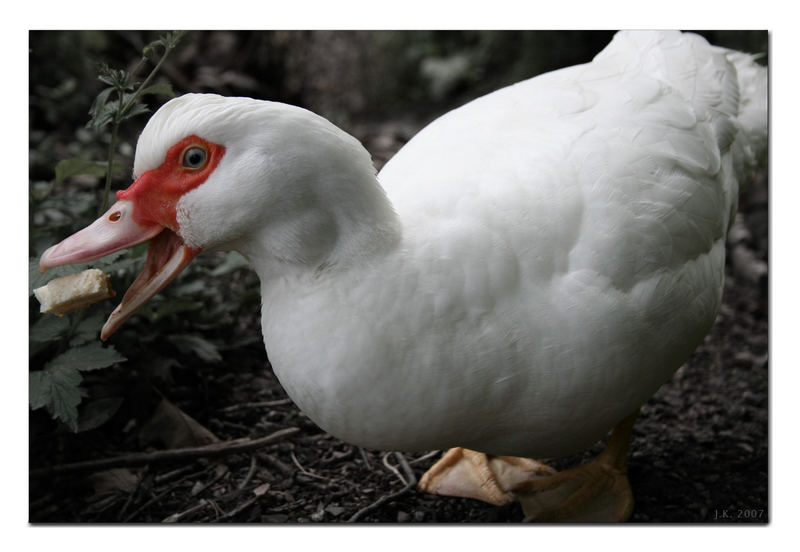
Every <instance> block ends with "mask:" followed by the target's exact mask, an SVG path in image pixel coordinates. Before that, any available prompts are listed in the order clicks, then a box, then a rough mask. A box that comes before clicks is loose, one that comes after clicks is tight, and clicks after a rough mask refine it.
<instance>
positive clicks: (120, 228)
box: [39, 199, 200, 340]
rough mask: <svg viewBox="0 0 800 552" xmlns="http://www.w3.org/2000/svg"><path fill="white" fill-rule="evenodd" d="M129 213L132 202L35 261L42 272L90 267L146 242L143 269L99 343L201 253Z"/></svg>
mask: <svg viewBox="0 0 800 552" xmlns="http://www.w3.org/2000/svg"><path fill="white" fill-rule="evenodd" d="M133 208H134V204H133V202H132V201H130V200H126V199H123V200H120V201H117V202H116V203H115V204H114V205H112V206H111V208H110V209H109V210H108V211H106V213H105V214H104V215H103V216H101V217H100V218H98V219H97V220H96V221H94V222H93V223H92V224H90V225H89V226H87V227H86V228H84V229H83V230H80V231H79V232H76V233H75V234H73V235H71V236H70V237H68V238H66V239H65V240H64V241H62V242H61V243H59V244H57V245H54V246H52V247H50V248H49V249H48V250H47V251H45V252H44V253H43V254H42V258H41V259H40V261H39V268H40V270H41V271H42V272H44V271H45V270H47V269H48V268H52V267H55V266H61V265H68V264H75V263H82V262H87V261H93V260H95V259H99V258H100V257H103V256H105V255H108V254H110V253H114V252H115V251H119V250H121V249H127V248H128V247H131V246H134V245H136V244H138V243H142V242H144V241H147V240H150V244H149V247H148V249H147V260H146V261H145V266H144V269H143V270H142V272H141V273H140V274H139V276H137V277H136V280H134V282H133V283H132V284H131V287H130V288H128V291H126V292H125V296H124V297H123V298H122V302H121V303H120V304H119V305H118V306H117V308H116V309H114V312H112V313H111V316H109V318H108V320H107V321H106V323H105V325H104V326H103V329H102V331H101V332H100V339H103V340H105V339H107V338H108V337H109V336H111V334H113V333H114V332H115V331H117V329H119V327H120V326H121V325H122V323H123V322H125V320H127V319H128V318H129V317H130V316H131V315H132V314H133V313H134V312H135V311H136V310H137V309H138V308H139V307H141V306H142V305H143V304H144V303H146V302H147V300H148V299H150V298H151V297H152V296H153V295H155V294H156V293H158V292H159V291H161V290H162V289H163V288H164V286H166V285H167V284H168V283H169V282H170V281H171V280H172V279H173V278H175V276H177V275H178V273H179V272H180V271H181V270H183V269H184V268H185V267H186V266H187V265H188V264H189V263H190V262H191V261H192V259H194V258H195V257H196V256H197V255H198V253H200V251H199V250H197V249H193V248H191V247H188V246H187V245H185V244H184V243H183V241H182V240H181V239H180V237H178V235H177V234H176V233H175V232H173V231H172V230H170V229H169V228H166V227H164V226H161V225H160V224H157V223H152V224H142V223H139V222H137V221H135V220H134V217H133Z"/></svg>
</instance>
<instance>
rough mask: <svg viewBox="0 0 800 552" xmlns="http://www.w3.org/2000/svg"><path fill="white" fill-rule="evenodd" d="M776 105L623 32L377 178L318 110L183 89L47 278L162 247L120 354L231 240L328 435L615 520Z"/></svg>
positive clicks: (660, 38)
mask: <svg viewBox="0 0 800 552" xmlns="http://www.w3.org/2000/svg"><path fill="white" fill-rule="evenodd" d="M766 102H767V94H766V72H765V69H764V68H761V67H759V66H757V65H756V64H755V63H754V62H753V61H752V58H751V57H750V56H747V55H744V54H741V53H737V52H732V51H729V50H724V49H721V48H716V47H713V46H710V45H709V44H708V43H707V42H706V41H705V40H704V39H702V38H700V37H698V36H695V35H692V34H681V33H678V32H621V33H619V34H617V35H616V37H615V38H614V40H613V41H612V43H611V44H610V45H609V46H608V47H607V48H606V49H605V50H604V51H603V52H601V53H600V54H599V55H598V56H597V57H596V58H595V59H594V61H592V62H591V63H589V64H586V65H580V66H575V67H570V68H567V69H563V70H560V71H556V72H553V73H549V74H545V75H541V76H539V77H536V78H534V79H531V80H527V81H524V82H520V83H518V84H515V85H513V86H510V87H508V88H504V89H502V90H499V91H497V92H494V93H492V94H489V95H487V96H484V97H482V98H479V99H477V100H475V101H473V102H471V103H469V104H467V105H465V106H463V107H461V108H459V109H456V110H454V111H452V112H450V113H448V114H446V115H444V116H443V117H441V118H440V119H438V120H437V121H435V122H434V123H432V124H430V125H429V126H428V127H427V128H425V129H424V130H423V131H422V132H420V133H419V135H417V136H416V137H415V138H414V139H412V140H411V141H410V142H409V143H408V144H407V145H406V146H405V147H404V148H403V149H402V150H401V151H400V152H399V153H397V155H396V156H395V157H394V158H393V159H392V160H391V161H390V162H389V163H388V164H387V165H386V167H385V168H384V169H383V170H382V171H381V172H380V174H378V175H377V178H376V175H375V171H374V169H373V166H372V163H371V160H370V155H369V154H368V153H367V151H366V150H365V149H364V148H363V147H362V146H361V144H360V143H359V142H358V141H357V140H356V139H354V138H353V137H351V136H349V135H348V134H346V133H345V132H343V131H342V130H340V129H338V128H336V127H335V126H334V125H332V124H331V123H329V122H328V121H327V120H325V119H323V118H321V117H319V116H317V115H314V114H313V113H310V112H309V111H306V110H304V109H300V108H298V107H292V106H289V105H284V104H280V103H273V102H266V101H257V100H252V99H248V98H224V97H220V96H216V95H198V94H189V95H186V96H182V97H179V98H177V99H174V100H172V101H170V102H169V103H167V104H166V105H164V106H163V107H162V108H161V109H160V110H158V112H157V113H156V114H155V115H153V117H152V118H151V119H150V121H149V123H148V124H147V126H146V127H145V129H144V131H143V132H142V134H141V137H140V138H139V142H138V145H137V149H136V158H135V163H134V178H135V182H134V183H133V184H132V185H131V186H130V187H129V188H128V189H127V190H125V191H121V192H119V193H118V194H117V197H118V199H119V201H118V202H117V203H116V204H114V205H113V206H112V207H111V209H110V210H109V211H108V212H107V213H106V214H105V215H103V216H102V217H101V218H100V219H98V220H97V221H96V222H94V223H93V224H92V225H91V226H89V227H87V228H86V229H84V230H82V231H80V232H78V233H77V234H75V235H73V236H71V237H69V238H67V239H66V240H64V241H63V242H61V243H60V244H58V245H56V246H54V247H52V248H50V249H49V250H48V251H46V252H45V254H44V255H43V256H42V259H41V267H42V269H43V270H45V269H47V268H48V267H52V266H57V265H62V264H69V263H75V262H82V261H87V260H91V259H95V258H98V257H100V256H102V255H106V254H108V253H111V252H112V251H116V250H119V249H122V248H126V247H129V246H131V245H133V244H135V243H139V242H141V241H145V240H148V239H149V240H151V241H150V248H149V253H148V259H147V263H146V267H145V269H144V271H143V273H142V274H141V275H140V276H139V278H138V279H137V280H136V282H134V284H133V285H132V286H131V288H130V289H129V291H128V292H127V294H126V295H125V297H124V298H123V300H122V303H121V304H120V305H119V307H118V308H117V309H116V310H115V311H114V312H113V313H112V314H111V316H110V318H109V320H108V322H107V323H106V325H105V327H104V328H103V331H102V338H103V339H105V338H107V337H108V336H109V335H111V334H112V333H113V332H114V331H115V330H116V329H117V328H118V327H119V326H120V325H121V324H122V322H123V321H124V320H125V319H126V318H128V317H129V316H130V315H131V314H133V312H134V311H135V310H136V309H137V308H138V307H139V306H140V305H141V304H142V303H143V302H145V301H146V300H147V299H149V298H150V297H152V295H153V294H155V293H156V292H158V290H160V289H161V288H162V287H163V286H164V285H166V284H167V282H169V281H170V279H172V278H173V277H174V276H175V274H177V273H178V272H179V271H180V270H181V269H182V268H183V267H184V266H186V264H187V263H188V262H189V261H191V259H192V258H193V257H194V256H195V255H197V254H198V253H199V252H201V251H204V250H211V249H226V250H228V249H235V250H238V251H240V252H241V253H243V254H244V255H245V256H246V257H247V258H248V259H249V260H250V261H251V263H252V265H253V266H254V267H255V270H256V271H257V273H258V275H259V277H260V279H261V292H262V296H263V309H262V330H263V334H264V342H265V344H266V347H267V348H268V351H269V357H270V360H271V362H272V365H273V368H274V370H275V373H276V374H277V375H278V377H279V379H280V381H281V383H282V384H283V386H284V387H285V389H286V391H287V393H288V394H289V395H290V396H291V397H292V399H293V400H294V401H296V403H297V404H298V405H299V407H300V408H301V409H302V410H303V411H304V412H305V413H306V414H307V415H308V416H309V417H310V418H311V419H312V420H314V421H315V422H316V423H317V424H319V426H320V427H322V428H323V429H325V430H326V431H328V432H330V433H332V434H333V435H335V436H337V437H339V438H341V439H344V440H346V441H349V442H351V443H354V444H357V445H360V446H364V447H370V448H375V449H395V450H407V451H412V450H430V449H438V448H445V447H469V448H468V449H461V448H455V449H452V450H451V451H449V452H448V453H447V454H445V456H444V457H443V458H442V460H440V461H439V462H438V463H437V464H436V465H435V466H434V467H433V468H432V469H431V470H430V471H429V472H428V473H427V474H426V475H425V476H424V477H423V479H422V481H421V484H420V486H421V488H423V489H424V490H428V491H431V492H436V493H440V494H453V495H458V496H472V497H475V498H481V499H483V500H487V501H490V502H493V503H496V504H500V503H504V502H507V501H510V500H514V499H519V500H520V501H521V502H522V503H523V507H524V508H525V511H526V513H527V514H528V515H529V516H530V518H532V519H564V520H573V521H578V520H584V521H585V520H622V519H626V518H627V517H628V516H629V514H630V512H631V509H632V498H631V492H630V489H629V487H628V483H627V479H626V477H625V458H626V454H627V447H628V443H629V438H630V433H631V429H632V426H633V420H634V419H635V413H636V412H637V411H638V409H639V407H640V406H641V405H642V404H643V403H644V402H645V401H646V400H647V399H648V398H649V397H650V396H651V395H652V394H653V393H654V392H655V391H656V390H657V389H658V387H659V386H660V385H661V384H662V383H664V382H665V381H666V380H667V379H668V378H669V377H670V376H671V374H672V373H673V372H675V370H676V369H677V368H678V367H679V366H680V365H681V364H682V363H683V362H684V361H685V360H686V359H687V358H688V357H689V356H690V354H691V353H692V351H693V350H694V349H695V347H696V346H697V345H698V344H699V343H700V342H701V341H702V340H703V337H704V336H705V335H706V333H707V332H708V330H709V328H710V327H711V325H712V323H713V321H714V318H715V315H716V313H717V310H718V308H719V306H720V301H721V295H722V287H723V269H724V262H725V236H726V232H727V229H728V227H729V224H730V223H731V221H732V217H733V214H734V212H735V210H736V204H737V193H738V189H739V185H740V182H742V179H743V178H746V175H747V173H748V171H749V170H750V169H752V168H753V167H754V165H755V163H756V161H757V159H758V158H759V156H761V155H762V154H763V152H764V150H765V147H766V141H767V123H766ZM615 426H616V427H615ZM612 427H615V430H614V431H612V437H611V438H610V440H609V444H608V445H607V447H606V450H605V451H604V452H603V453H602V454H601V455H600V456H599V457H598V458H597V459H595V460H594V461H592V462H590V463H588V464H586V465H584V466H580V467H578V468H574V469H571V470H566V471H564V472H561V473H558V474H556V473H554V472H553V470H551V469H550V468H548V467H547V466H545V465H543V464H539V463H537V462H534V461H532V460H527V459H524V458H515V457H516V456H536V457H556V456H561V455H566V454H570V453H575V452H578V451H582V450H585V449H586V448H588V447H589V446H590V445H592V444H593V443H594V442H596V441H597V440H598V439H601V438H603V437H604V436H605V435H606V433H607V431H608V430H609V428H612ZM469 449H474V451H482V452H480V453H479V452H474V451H473V450H469ZM487 454H489V455H512V456H499V457H498V456H487Z"/></svg>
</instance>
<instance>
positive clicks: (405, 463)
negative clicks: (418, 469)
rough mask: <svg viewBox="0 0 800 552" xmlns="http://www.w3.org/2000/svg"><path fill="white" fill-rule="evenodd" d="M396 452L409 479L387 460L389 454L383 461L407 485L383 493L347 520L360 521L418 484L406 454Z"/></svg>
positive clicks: (351, 521) (350, 521)
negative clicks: (392, 491)
mask: <svg viewBox="0 0 800 552" xmlns="http://www.w3.org/2000/svg"><path fill="white" fill-rule="evenodd" d="M394 454H395V455H396V456H397V459H398V461H399V462H400V467H401V468H402V469H403V471H404V472H406V477H408V480H407V481H406V480H405V479H404V478H403V477H402V476H401V475H400V472H399V471H397V468H395V467H394V466H391V465H390V464H389V463H388V462H387V461H386V458H387V456H388V454H387V455H386V456H384V457H383V460H384V462H383V463H384V465H385V466H386V467H389V469H391V470H392V471H393V472H394V473H395V475H397V476H398V478H399V479H400V480H401V481H404V482H405V486H404V487H403V488H402V489H400V490H399V491H397V492H394V493H391V494H386V495H383V496H382V497H380V498H379V499H378V500H376V501H375V502H373V503H372V504H370V505H369V506H365V507H364V508H361V509H360V510H359V511H357V512H356V513H355V514H353V515H352V516H350V519H348V520H347V521H348V522H349V523H354V522H356V521H358V520H359V519H360V518H361V517H362V516H363V515H364V514H366V513H369V512H371V511H372V510H375V509H377V508H379V507H380V506H382V505H383V504H386V503H387V502H390V501H392V500H395V499H396V498H399V497H401V496H403V495H404V494H406V493H407V492H408V491H410V490H411V489H413V488H414V485H416V484H417V478H416V477H415V476H414V472H413V471H411V466H409V465H408V461H407V460H406V458H405V456H403V455H402V454H401V453H399V452H396V453H394Z"/></svg>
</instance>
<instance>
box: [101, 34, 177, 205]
mask: <svg viewBox="0 0 800 552" xmlns="http://www.w3.org/2000/svg"><path fill="white" fill-rule="evenodd" d="M181 36H182V33H181V34H179V35H178V36H177V38H176V39H175V40H172V41H170V42H168V43H165V44H164V55H162V56H161V59H160V60H158V63H156V66H155V67H153V70H152V71H150V74H149V75H147V78H145V79H144V82H142V84H140V85H139V86H138V87H137V88H136V90H135V91H134V92H133V94H131V97H130V98H128V101H127V102H125V104H124V105H122V99H123V96H124V92H123V91H122V90H118V91H117V94H118V95H119V103H120V107H119V109H118V110H117V113H116V115H115V116H114V121H113V123H112V124H111V142H110V143H109V145H108V164H107V165H106V185H105V190H104V191H103V203H102V204H101V205H100V212H99V213H98V216H99V215H101V214H103V213H105V211H106V209H108V196H109V194H110V193H111V178H112V174H113V169H114V153H115V152H116V149H117V130H118V129H119V125H120V123H121V122H122V121H123V119H124V118H125V114H126V113H128V111H130V109H131V108H132V107H133V105H134V104H135V103H136V100H137V99H139V96H140V95H141V94H142V91H143V90H145V89H146V88H147V85H149V84H150V81H151V80H153V78H154V77H155V76H156V74H158V71H159V70H160V69H161V66H162V65H163V64H164V61H165V60H166V59H167V57H168V56H169V54H170V52H172V50H174V49H175V47H176V46H177V45H178V42H179V41H180V37H181ZM143 62H144V58H143V59H142V61H140V62H139V64H138V65H137V66H136V69H135V71H138V70H139V67H141V65H142V63H143Z"/></svg>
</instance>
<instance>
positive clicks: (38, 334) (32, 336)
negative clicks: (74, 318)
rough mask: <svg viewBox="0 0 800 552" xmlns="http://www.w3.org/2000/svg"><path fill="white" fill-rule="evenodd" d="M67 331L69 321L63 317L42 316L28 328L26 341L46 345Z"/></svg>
mask: <svg viewBox="0 0 800 552" xmlns="http://www.w3.org/2000/svg"><path fill="white" fill-rule="evenodd" d="M67 330H69V319H68V318H65V317H63V316H42V317H41V318H39V320H37V321H36V323H35V324H34V325H33V326H31V327H30V331H29V333H28V339H29V340H30V341H33V342H36V343H46V342H48V341H53V340H54V339H57V338H59V337H61V335H62V334H64V333H66V332H67Z"/></svg>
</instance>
